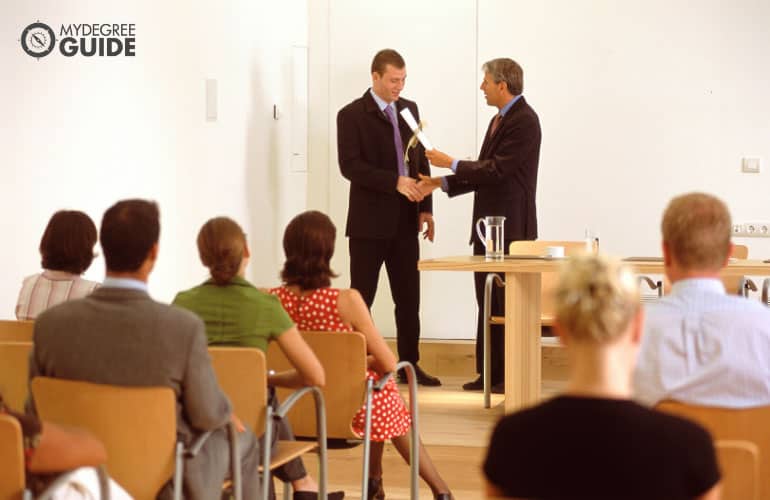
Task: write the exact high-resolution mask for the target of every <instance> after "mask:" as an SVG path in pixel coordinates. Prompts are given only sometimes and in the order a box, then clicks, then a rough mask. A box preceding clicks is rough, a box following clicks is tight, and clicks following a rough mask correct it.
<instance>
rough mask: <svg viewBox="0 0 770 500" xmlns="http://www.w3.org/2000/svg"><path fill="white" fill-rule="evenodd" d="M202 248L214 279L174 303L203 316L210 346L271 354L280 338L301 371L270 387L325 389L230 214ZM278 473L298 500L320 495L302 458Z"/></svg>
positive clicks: (210, 230) (204, 232) (271, 381)
mask: <svg viewBox="0 0 770 500" xmlns="http://www.w3.org/2000/svg"><path fill="white" fill-rule="evenodd" d="M198 252H199V254H200V258H201V262H203V265H204V266H206V267H208V268H209V271H210V272H211V278H210V279H208V280H206V282H204V283H203V284H201V285H199V286H196V287H195V288H191V289H190V290H186V291H184V292H180V293H178V294H177V296H176V298H174V305H177V306H180V307H183V308H185V309H188V310H190V311H192V312H194V313H196V314H197V315H198V316H200V317H201V319H203V321H204V323H205V324H206V336H207V337H208V341H209V344H211V345H224V346H228V345H229V346H241V347H256V348H258V349H260V350H262V351H265V352H266V351H267V344H268V343H269V342H270V341H273V340H275V341H277V342H278V345H279V346H280V348H281V350H282V351H283V353H284V354H285V355H286V358H287V359H288V360H289V362H290V363H291V364H292V366H293V367H294V368H295V369H294V370H289V371H285V372H281V373H276V374H272V375H269V376H268V385H270V386H279V387H303V386H309V385H315V386H319V387H323V385H324V383H325V375H324V370H323V367H322V366H321V363H320V362H319V361H318V358H316V356H315V354H314V353H313V351H312V350H311V349H310V346H308V345H307V343H306V342H305V341H304V340H303V339H302V336H301V335H300V333H299V331H298V330H297V327H296V326H295V325H294V323H293V322H292V320H291V319H290V318H289V316H288V314H286V311H284V310H283V307H282V306H281V303H280V301H279V300H278V298H277V297H275V296H272V295H270V294H268V293H265V292H262V291H260V290H258V289H257V288H256V287H255V286H254V285H252V284H251V283H249V282H248V281H247V280H246V279H245V278H244V276H245V274H246V266H247V265H248V263H249V257H250V253H249V247H248V245H247V244H246V235H245V234H244V233H243V230H242V229H241V227H240V226H239V225H238V224H237V223H236V222H235V221H233V220H232V219H229V218H227V217H216V218H214V219H210V220H209V221H208V222H206V223H205V224H204V225H203V227H202V228H201V230H200V232H199V233H198ZM272 399H274V398H272ZM274 403H275V402H274V401H271V404H274ZM276 434H277V436H276V437H278V438H280V439H292V438H293V436H292V435H291V430H290V429H289V428H288V426H286V425H279V426H278V432H277V433H276ZM274 472H275V475H276V476H277V477H278V478H279V479H281V480H282V481H289V482H291V484H292V488H293V489H294V499H295V500H305V499H311V498H316V497H317V496H318V495H317V493H316V492H317V491H318V485H317V484H316V482H315V481H314V480H313V478H311V477H310V476H309V475H308V474H307V472H306V471H305V468H304V466H303V465H302V461H301V460H300V459H296V460H292V461H291V462H289V463H287V464H285V465H283V466H282V467H280V468H278V469H276V470H275V471H274ZM343 496H344V495H343V494H342V493H341V492H334V493H330V494H329V498H330V499H341V498H343Z"/></svg>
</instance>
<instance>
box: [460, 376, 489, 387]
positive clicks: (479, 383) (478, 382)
mask: <svg viewBox="0 0 770 500" xmlns="http://www.w3.org/2000/svg"><path fill="white" fill-rule="evenodd" d="M463 390H464V391H483V390H484V379H483V378H482V377H481V375H479V376H478V377H476V380H473V381H471V382H466V383H464V384H463Z"/></svg>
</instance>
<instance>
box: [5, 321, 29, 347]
mask: <svg viewBox="0 0 770 500" xmlns="http://www.w3.org/2000/svg"><path fill="white" fill-rule="evenodd" d="M34 326H35V322H34V321H16V320H9V319H0V342H5V341H8V342H32V330H33V328H34Z"/></svg>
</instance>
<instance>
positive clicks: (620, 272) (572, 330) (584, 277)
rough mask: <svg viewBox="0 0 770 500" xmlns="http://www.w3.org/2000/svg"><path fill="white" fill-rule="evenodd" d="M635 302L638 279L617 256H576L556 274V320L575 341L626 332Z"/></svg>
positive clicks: (612, 337) (603, 338)
mask: <svg viewBox="0 0 770 500" xmlns="http://www.w3.org/2000/svg"><path fill="white" fill-rule="evenodd" d="M639 304H640V303H639V285H638V282H637V280H636V278H635V277H634V274H633V273H632V272H631V270H630V269H629V268H628V267H627V266H625V265H624V264H622V263H621V262H620V261H619V260H617V259H612V258H609V257H604V256H601V255H592V254H585V255H577V256H575V257H571V258H570V259H569V260H568V261H567V262H566V263H565V264H564V266H563V267H562V269H561V272H560V273H559V284H558V285H557V287H556V320H557V321H558V322H559V324H560V325H561V326H563V327H564V328H565V329H566V330H567V331H568V332H569V334H570V337H571V338H573V339H575V340H577V341H588V342H595V343H599V344H605V343H611V342H613V341H614V340H616V339H618V338H619V337H620V336H621V335H622V334H623V333H624V332H625V331H626V328H628V325H629V324H630V323H631V320H632V319H633V317H634V315H635V314H636V313H637V311H638V310H639V307H640V305H639Z"/></svg>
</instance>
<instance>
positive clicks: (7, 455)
mask: <svg viewBox="0 0 770 500" xmlns="http://www.w3.org/2000/svg"><path fill="white" fill-rule="evenodd" d="M0 443H2V446H0V500H21V499H24V500H31V499H32V492H31V491H29V490H27V489H26V484H25V480H24V477H25V473H26V471H25V463H24V441H23V438H22V432H21V426H20V425H19V422H18V421H17V420H16V419H15V418H13V417H11V416H10V415H3V414H0ZM93 469H94V470H95V471H96V474H97V476H98V477H99V486H100V488H101V491H100V493H101V498H107V496H106V492H107V490H108V488H109V486H108V485H109V478H108V477H107V474H106V472H105V471H104V468H102V467H93ZM69 479H70V478H69V476H68V475H67V474H62V475H60V476H59V477H57V478H56V480H55V481H53V482H52V483H50V484H49V485H48V486H47V488H46V490H45V491H44V492H42V493H41V494H39V495H38V496H37V499H38V500H47V499H50V498H51V497H52V494H53V493H54V492H56V491H57V490H58V489H59V488H60V487H61V486H62V485H64V484H65V483H67V481H69Z"/></svg>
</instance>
